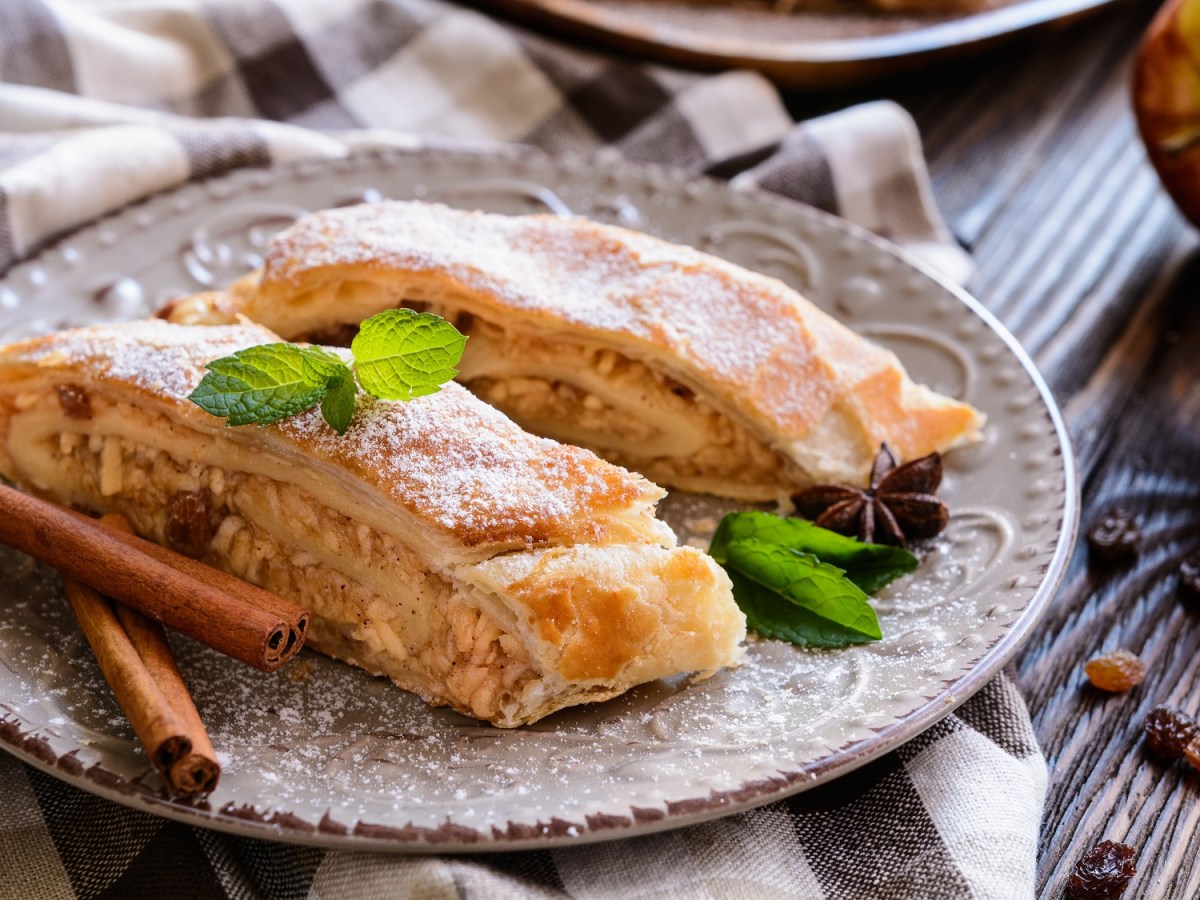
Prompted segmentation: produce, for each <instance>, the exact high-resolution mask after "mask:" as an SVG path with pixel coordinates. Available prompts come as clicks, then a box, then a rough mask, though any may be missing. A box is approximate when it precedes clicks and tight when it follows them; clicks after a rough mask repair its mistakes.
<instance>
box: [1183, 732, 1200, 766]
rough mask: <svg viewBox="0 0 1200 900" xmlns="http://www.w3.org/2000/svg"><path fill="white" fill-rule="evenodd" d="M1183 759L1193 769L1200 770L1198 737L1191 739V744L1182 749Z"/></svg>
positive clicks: (1199, 738)
mask: <svg viewBox="0 0 1200 900" xmlns="http://www.w3.org/2000/svg"><path fill="white" fill-rule="evenodd" d="M1183 758H1184V759H1186V760H1187V761H1188V765H1189V766H1191V767H1192V768H1193V769H1197V770H1200V736H1197V737H1194V738H1192V741H1191V743H1189V744H1188V745H1187V746H1186V747H1184V748H1183Z"/></svg>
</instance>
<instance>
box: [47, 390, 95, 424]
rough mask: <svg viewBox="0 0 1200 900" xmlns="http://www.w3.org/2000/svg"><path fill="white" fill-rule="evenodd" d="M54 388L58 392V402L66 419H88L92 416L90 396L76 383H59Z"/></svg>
mask: <svg viewBox="0 0 1200 900" xmlns="http://www.w3.org/2000/svg"><path fill="white" fill-rule="evenodd" d="M54 390H55V391H56V392H57V393H58V403H59V405H60V406H61V407H62V411H63V415H64V416H66V417H67V418H68V419H90V418H91V417H92V398H91V397H89V396H88V392H87V391H85V390H84V389H83V388H81V387H80V386H79V385H77V384H60V385H57V386H55V388H54Z"/></svg>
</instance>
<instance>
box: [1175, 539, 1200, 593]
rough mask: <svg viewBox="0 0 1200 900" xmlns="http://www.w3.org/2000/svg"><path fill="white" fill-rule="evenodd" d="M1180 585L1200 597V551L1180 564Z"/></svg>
mask: <svg viewBox="0 0 1200 900" xmlns="http://www.w3.org/2000/svg"><path fill="white" fill-rule="evenodd" d="M1179 584H1180V586H1182V587H1183V588H1185V589H1186V590H1189V591H1191V592H1192V593H1193V594H1194V595H1195V596H1197V597H1200V550H1197V551H1195V552H1194V553H1193V554H1192V555H1191V556H1189V557H1187V558H1186V559H1185V560H1184V561H1183V562H1181V563H1180V564H1179Z"/></svg>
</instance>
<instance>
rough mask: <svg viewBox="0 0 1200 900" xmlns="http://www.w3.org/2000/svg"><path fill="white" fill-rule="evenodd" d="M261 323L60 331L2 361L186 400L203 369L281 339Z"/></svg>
mask: <svg viewBox="0 0 1200 900" xmlns="http://www.w3.org/2000/svg"><path fill="white" fill-rule="evenodd" d="M278 340H279V337H278V336H277V335H275V334H274V333H272V332H270V331H268V330H267V329H266V328H262V327H260V326H258V325H251V324H246V325H230V326H225V327H221V328H210V329H207V330H205V331H199V330H197V329H193V328H186V327H184V326H180V325H168V324H167V323H166V322H162V321H160V320H157V319H151V320H148V321H144V322H129V323H126V324H123V325H119V326H114V325H96V326H93V327H91V328H75V329H71V330H70V331H60V332H58V333H56V334H53V335H51V336H49V337H47V338H38V339H34V340H31V341H25V342H22V343H19V344H14V345H12V346H10V347H7V348H5V350H4V351H3V355H2V356H0V362H29V363H34V364H35V365H38V366H39V367H54V368H60V367H61V368H67V369H79V370H80V371H81V372H86V373H87V374H88V375H89V376H90V377H93V378H99V379H102V380H106V381H118V382H125V383H127V384H132V385H135V386H137V387H139V388H142V389H143V390H145V391H149V392H150V393H152V394H157V395H159V396H161V397H167V398H170V399H173V400H182V399H184V398H186V397H187V395H188V394H190V393H191V392H192V390H193V389H194V388H195V387H196V385H197V384H199V383H200V379H201V378H202V377H204V365H205V363H207V362H210V361H211V360H214V359H217V358H218V357H221V356H228V355H230V354H232V353H235V352H236V351H238V350H242V349H244V348H246V347H251V346H254V345H255V344H265V343H270V342H272V341H278Z"/></svg>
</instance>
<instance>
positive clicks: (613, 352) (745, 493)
mask: <svg viewBox="0 0 1200 900" xmlns="http://www.w3.org/2000/svg"><path fill="white" fill-rule="evenodd" d="M394 306H408V307H414V308H417V309H426V310H429V311H431V312H435V313H438V314H439V315H442V316H444V317H446V318H448V319H450V320H451V321H452V322H454V323H455V324H456V325H457V326H458V328H459V330H460V331H463V332H464V333H466V334H468V335H469V337H470V340H468V342H467V348H466V352H465V353H464V355H463V360H462V364H461V367H460V369H461V371H460V376H459V380H460V381H461V382H462V383H463V384H464V385H466V387H468V388H469V389H470V390H471V391H472V392H474V393H475V394H476V395H478V396H479V397H480V398H482V399H483V400H486V401H487V402H488V403H490V404H492V405H494V406H496V407H497V408H499V409H501V410H503V411H504V412H505V413H507V414H508V415H509V416H511V417H512V418H513V419H514V420H515V421H516V422H517V423H518V424H520V425H521V426H522V427H524V428H526V429H527V430H529V431H532V432H534V433H536V434H542V435H545V436H548V437H552V438H556V439H558V440H562V441H566V442H568V443H572V444H577V445H579V446H584V447H588V448H590V449H592V450H594V451H595V452H597V453H599V454H600V455H601V456H603V457H605V458H606V459H608V460H610V461H612V462H614V463H618V464H620V465H623V466H627V467H629V468H631V469H634V470H635V471H638V472H641V473H642V474H643V475H645V476H646V477H648V478H650V479H652V480H654V481H655V482H657V483H659V484H663V485H667V486H669V487H677V488H682V489H685V490H693V491H700V492H704V493H711V494H717V495H722V496H728V497H734V498H738V499H743V500H770V499H777V498H780V497H783V496H786V495H788V494H790V493H793V492H795V490H796V489H798V488H801V487H804V486H806V485H809V484H812V483H814V482H831V481H832V482H845V483H851V484H860V485H861V484H865V482H866V480H867V478H868V475H869V472H870V467H871V461H872V460H873V458H874V457H875V454H876V453H877V452H878V450H879V446H880V444H882V443H884V442H886V443H887V444H888V445H889V446H890V447H891V448H892V450H893V452H894V453H896V455H897V456H898V457H899V458H900V459H901V460H906V459H913V458H916V457H919V456H924V455H925V454H927V453H931V452H933V451H935V450H938V451H944V450H947V449H950V448H952V447H955V446H957V445H959V444H963V443H966V442H969V441H971V440H974V439H975V438H976V437H977V436H978V432H979V429H980V427H981V426H982V424H983V416H982V415H981V414H980V413H979V412H978V411H976V410H975V409H973V408H972V407H971V406H969V405H968V404H966V403H961V402H958V401H956V400H953V399H950V398H948V397H944V396H941V395H939V394H937V393H935V392H933V391H931V390H929V389H928V388H926V387H924V386H921V385H918V384H915V383H914V382H913V381H912V380H911V379H910V378H909V377H908V375H907V374H906V373H905V371H904V368H903V367H902V366H901V364H900V362H899V360H898V359H897V358H896V356H895V355H894V354H893V353H891V352H889V351H887V350H884V349H882V348H881V347H878V346H876V345H874V344H872V343H870V342H869V341H867V340H865V339H864V338H862V337H860V336H859V335H856V334H855V333H854V332H852V331H851V330H850V329H848V328H846V327H845V326H843V325H842V324H840V323H839V322H837V321H836V320H834V319H833V318H831V317H830V316H828V315H826V314H825V313H823V312H821V311H820V310H819V309H817V308H816V307H815V306H813V305H812V304H811V303H809V302H808V301H807V300H806V299H805V298H804V297H802V296H801V295H800V294H798V293H797V292H796V291H794V290H792V289H791V288H789V287H788V286H787V285H785V284H784V283H783V282H781V281H778V280H776V279H774V278H768V277H766V276H763V275H759V274H756V273H753V272H750V271H747V270H745V269H742V268H740V267H738V266H735V265H733V264H731V263H728V262H725V261H724V260H721V259H718V258H716V257H713V256H709V255H707V254H704V253H700V252H699V251H697V250H694V249H692V248H690V247H683V246H679V245H676V244H670V243H667V242H666V241H662V240H659V239H657V238H653V237H649V236H647V235H644V234H640V233H637V232H633V231H629V230H626V229H623V228H617V227H613V226H608V225H600V224H597V223H594V222H589V221H587V220H584V219H580V218H572V217H558V216H548V215H531V216H504V215H495V214H489V213H480V212H462V211H459V210H454V209H450V208H448V207H445V206H441V205H435V204H426V203H418V202H384V203H378V204H370V205H362V206H355V207H351V208H343V209H333V210H326V211H323V212H318V213H315V214H313V215H310V216H307V217H305V218H303V219H301V220H299V221H298V222H296V223H295V224H294V225H292V226H291V227H290V228H288V229H287V230H286V231H284V232H283V233H282V234H280V235H279V236H278V237H277V238H276V239H275V241H274V242H273V243H272V245H271V247H270V248H269V250H268V252H267V254H266V256H265V261H264V265H263V268H262V269H261V271H259V272H257V273H254V274H252V275H250V276H248V277H247V278H244V279H242V280H241V281H240V282H238V283H237V284H235V285H234V287H233V289H232V290H231V291H230V292H229V293H227V294H217V295H201V296H199V297H197V298H193V299H190V300H187V301H183V302H182V303H180V304H177V305H176V306H175V307H174V309H172V310H171V311H170V313H169V314H170V316H171V317H172V318H173V320H174V321H180V322H192V323H205V322H220V321H231V320H234V319H236V317H237V316H238V315H245V316H247V317H249V318H250V319H252V320H254V321H256V322H260V323H262V324H264V325H266V326H267V327H269V328H271V329H273V330H275V331H276V332H278V333H279V334H281V335H283V336H284V337H286V338H288V339H304V340H313V341H317V342H321V343H342V344H345V343H348V341H349V339H350V338H351V337H352V336H353V334H354V330H355V328H356V327H357V325H358V323H359V322H360V321H361V320H362V319H364V318H366V317H368V316H371V315H373V314H375V313H377V312H379V311H380V310H382V309H386V308H389V307H394Z"/></svg>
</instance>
